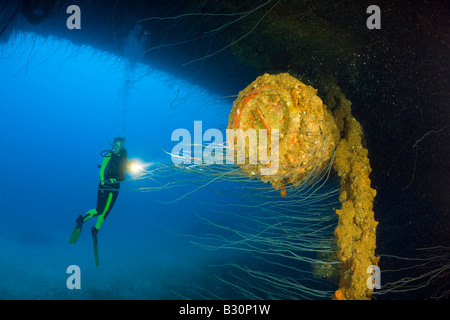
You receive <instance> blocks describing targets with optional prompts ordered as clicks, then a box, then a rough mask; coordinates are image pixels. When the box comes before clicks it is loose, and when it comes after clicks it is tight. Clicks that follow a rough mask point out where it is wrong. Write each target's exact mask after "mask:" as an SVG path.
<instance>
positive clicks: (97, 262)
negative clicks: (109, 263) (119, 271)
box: [91, 227, 100, 267]
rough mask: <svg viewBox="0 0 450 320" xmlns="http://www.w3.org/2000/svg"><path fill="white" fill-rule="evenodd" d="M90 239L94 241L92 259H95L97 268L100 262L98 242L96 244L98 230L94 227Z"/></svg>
mask: <svg viewBox="0 0 450 320" xmlns="http://www.w3.org/2000/svg"><path fill="white" fill-rule="evenodd" d="M91 231H92V239H93V240H94V257H95V265H96V266H97V267H98V266H99V264H100V262H99V260H98V242H97V233H98V229H97V228H96V227H92V229H91Z"/></svg>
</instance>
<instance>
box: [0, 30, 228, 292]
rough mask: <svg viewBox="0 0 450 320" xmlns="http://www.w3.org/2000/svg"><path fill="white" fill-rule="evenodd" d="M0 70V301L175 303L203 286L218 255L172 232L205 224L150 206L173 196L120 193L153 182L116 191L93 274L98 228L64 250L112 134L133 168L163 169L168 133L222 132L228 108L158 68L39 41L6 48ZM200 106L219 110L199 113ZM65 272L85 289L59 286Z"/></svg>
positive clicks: (17, 41) (27, 37)
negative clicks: (76, 275) (71, 269)
mask: <svg viewBox="0 0 450 320" xmlns="http://www.w3.org/2000/svg"><path fill="white" fill-rule="evenodd" d="M0 70H1V71H0V73H1V86H0V93H1V97H2V99H1V101H0V110H1V117H0V136H1V139H0V141H1V144H2V160H1V163H2V168H3V170H2V171H3V174H2V179H1V181H2V183H1V194H0V219H1V220H0V298H1V299H102V298H104V299H114V298H119V299H141V298H143V299H148V298H150V299H172V298H177V299H179V298H183V297H185V295H187V294H188V292H187V290H188V288H190V287H191V284H192V283H194V282H195V283H196V284H197V285H201V284H202V282H207V281H208V279H207V277H204V272H205V268H206V265H207V264H208V263H211V262H214V261H216V260H217V255H216V254H214V253H211V252H208V251H205V250H203V249H199V248H196V247H194V246H192V244H190V240H189V239H187V238H185V237H182V236H176V235H174V234H173V233H171V232H177V233H181V234H187V233H189V231H190V229H195V228H198V227H199V226H201V224H202V222H201V221H200V220H199V219H196V218H195V216H194V215H193V214H194V211H195V210H194V209H195V207H193V206H192V205H191V206H186V202H182V201H181V202H180V203H176V204H173V205H170V206H168V205H164V204H161V203H157V202H155V201H156V200H171V199H172V198H173V195H172V194H170V192H168V191H161V192H150V193H142V192H139V191H137V192H130V191H127V190H126V189H127V188H129V189H134V188H136V189H137V188H140V187H151V186H155V184H154V183H153V182H151V181H149V180H139V181H131V182H127V183H125V185H124V186H123V187H122V188H123V191H122V192H121V193H120V194H119V197H118V200H117V202H116V205H115V207H114V209H113V210H112V212H111V214H110V215H109V216H108V218H107V220H106V222H105V223H104V224H103V226H102V228H101V230H100V233H99V246H100V249H99V250H100V266H99V267H95V265H94V256H93V250H92V239H91V234H90V227H91V225H92V224H94V223H95V221H94V220H95V219H92V220H90V221H89V222H87V223H86V224H85V226H84V228H83V231H82V234H81V236H80V239H79V241H78V243H77V244H75V245H71V246H69V245H68V244H67V242H68V239H69V236H70V234H71V232H72V229H73V228H74V226H75V222H74V220H75V219H76V217H77V216H78V215H79V214H84V213H86V212H87V211H88V210H89V209H92V208H95V203H96V187H97V183H98V180H97V179H98V168H97V165H98V164H100V163H101V161H102V158H101V157H100V151H102V150H105V149H109V148H110V146H109V144H108V143H110V142H112V140H113V139H114V138H115V137H116V136H121V135H125V136H126V138H127V148H128V153H129V157H130V158H131V159H139V160H141V161H143V162H152V163H161V162H170V156H168V155H167V154H165V153H164V152H162V150H166V151H170V150H171V148H172V147H173V146H174V142H172V141H171V140H170V136H171V132H172V131H173V130H174V129H176V128H180V127H181V128H187V129H188V130H191V128H193V121H194V120H203V121H204V124H205V125H207V126H209V127H219V126H224V125H225V124H226V121H227V118H226V115H227V112H228V110H229V109H230V105H229V104H228V103H227V102H224V101H223V100H220V99H217V97H216V96H214V95H212V94H210V93H208V92H206V91H204V90H202V89H201V88H197V87H194V86H192V85H190V84H187V83H185V82H183V81H182V80H179V79H176V78H174V77H173V76H170V75H168V74H165V73H163V72H160V71H158V70H157V69H150V68H148V67H143V66H141V65H139V64H136V63H132V62H130V61H128V60H125V59H120V58H118V57H115V56H113V55H111V54H108V53H102V52H97V51H95V50H94V49H92V48H90V47H76V46H74V45H72V44H70V43H68V42H66V41H60V40H57V39H49V38H41V37H39V36H36V35H34V34H19V35H17V36H16V37H15V38H14V39H12V40H11V41H10V43H8V44H5V45H4V46H2V48H1V54H0ZM180 87H181V89H180ZM180 91H181V92H180ZM205 104H210V105H211V106H212V107H214V111H213V112H211V113H210V114H209V112H208V108H202V112H201V113H200V114H199V112H198V110H199V109H200V108H199V106H200V105H201V106H202V107H203V106H204V105H205ZM222 112H223V115H224V116H225V117H224V118H221V119H220V118H218V120H215V119H217V118H216V116H217V114H218V113H219V114H220V113H222ZM199 117H201V119H200V118H199ZM208 118H210V119H208ZM224 119H225V120H224ZM220 129H222V128H220ZM161 149H162V150H161ZM188 189H189V188H187V190H188ZM164 228H168V229H170V231H171V232H168V231H167V230H166V229H164ZM219 260H220V259H219ZM219 262H220V261H219ZM222 262H223V261H222ZM70 265H78V266H79V267H80V270H81V290H75V289H74V290H69V289H67V287H66V280H67V278H68V276H69V274H67V273H66V269H67V267H68V266H70Z"/></svg>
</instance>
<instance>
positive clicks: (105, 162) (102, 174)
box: [100, 154, 111, 185]
mask: <svg viewBox="0 0 450 320" xmlns="http://www.w3.org/2000/svg"><path fill="white" fill-rule="evenodd" d="M110 159H111V154H108V155H106V156H105V157H104V158H103V162H102V166H101V167H100V183H101V184H102V185H104V184H105V169H106V166H107V165H108V162H109V160H110Z"/></svg>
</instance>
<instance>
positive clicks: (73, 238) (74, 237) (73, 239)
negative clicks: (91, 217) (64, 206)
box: [69, 214, 84, 244]
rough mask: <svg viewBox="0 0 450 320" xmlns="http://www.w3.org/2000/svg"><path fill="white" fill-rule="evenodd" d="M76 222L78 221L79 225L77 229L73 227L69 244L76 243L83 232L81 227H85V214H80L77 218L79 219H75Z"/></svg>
mask: <svg viewBox="0 0 450 320" xmlns="http://www.w3.org/2000/svg"><path fill="white" fill-rule="evenodd" d="M75 222H76V223H77V225H76V226H75V229H73V231H72V235H71V236H70V239H69V244H74V243H76V242H77V240H78V237H79V236H80V233H81V228H82V227H83V222H84V221H83V216H82V215H81V214H80V215H79V216H78V218H77V220H75Z"/></svg>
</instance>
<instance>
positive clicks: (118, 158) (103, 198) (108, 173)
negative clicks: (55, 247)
mask: <svg viewBox="0 0 450 320" xmlns="http://www.w3.org/2000/svg"><path fill="white" fill-rule="evenodd" d="M101 155H102V157H103V162H102V164H101V166H99V167H100V183H99V185H98V191H97V207H96V208H95V209H92V210H89V211H88V212H87V213H86V214H85V215H84V216H83V215H79V216H78V218H77V219H76V220H75V222H76V223H77V225H76V226H75V229H74V230H73V232H72V235H71V237H70V240H69V244H74V243H76V242H77V240H78V237H79V236H80V233H81V229H82V227H83V223H84V222H85V221H87V220H89V219H91V218H93V217H98V218H97V223H96V224H95V226H93V227H92V228H91V231H92V238H93V240H94V255H95V265H96V266H98V265H99V259H98V243H97V234H98V231H99V230H100V227H101V226H102V224H103V222H104V221H105V219H106V217H107V216H108V214H109V213H110V212H111V209H112V208H113V206H114V203H115V202H116V200H117V196H118V194H119V189H120V182H122V181H124V180H125V174H126V171H127V168H128V155H127V149H125V139H124V138H115V139H114V141H113V144H112V150H105V151H102V152H101Z"/></svg>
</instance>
